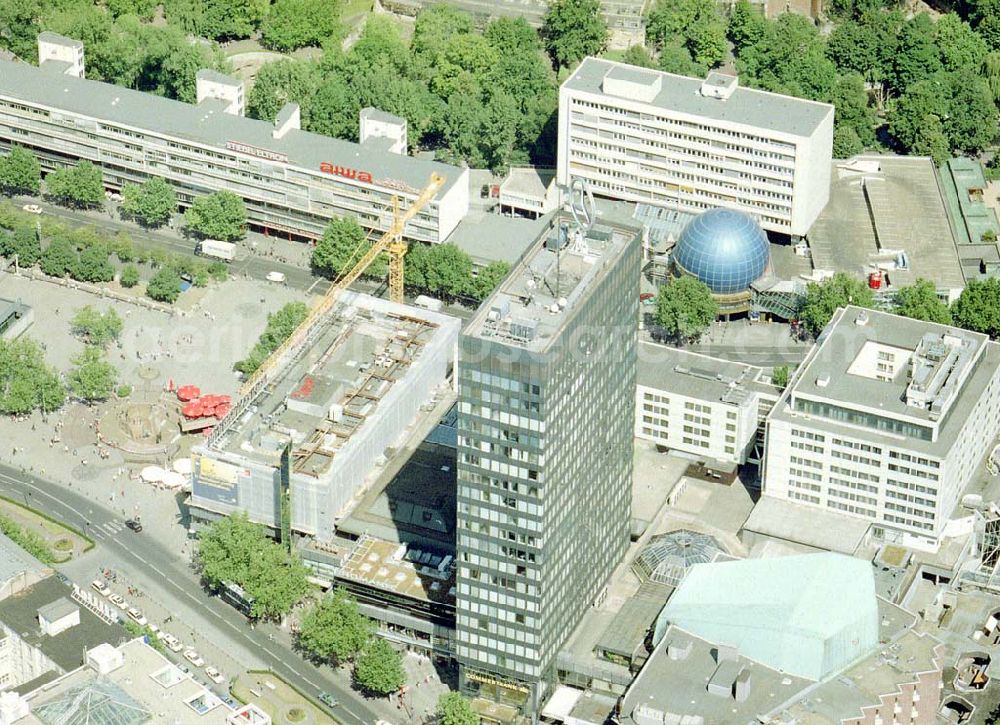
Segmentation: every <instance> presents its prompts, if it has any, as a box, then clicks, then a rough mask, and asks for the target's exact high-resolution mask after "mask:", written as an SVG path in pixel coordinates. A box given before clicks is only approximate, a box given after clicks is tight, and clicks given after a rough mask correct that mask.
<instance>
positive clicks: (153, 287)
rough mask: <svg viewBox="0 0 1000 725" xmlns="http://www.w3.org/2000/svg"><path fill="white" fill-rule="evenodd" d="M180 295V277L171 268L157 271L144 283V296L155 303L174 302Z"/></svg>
mask: <svg viewBox="0 0 1000 725" xmlns="http://www.w3.org/2000/svg"><path fill="white" fill-rule="evenodd" d="M180 294H181V276H180V275H179V274H177V272H176V270H174V269H173V268H172V267H164V268H163V269H160V270H158V271H157V272H156V274H154V275H153V276H152V277H150V278H149V282H147V283H146V296H147V297H149V298H150V299H152V300H156V301H157V302H167V303H173V302H176V301H177V298H178V297H180Z"/></svg>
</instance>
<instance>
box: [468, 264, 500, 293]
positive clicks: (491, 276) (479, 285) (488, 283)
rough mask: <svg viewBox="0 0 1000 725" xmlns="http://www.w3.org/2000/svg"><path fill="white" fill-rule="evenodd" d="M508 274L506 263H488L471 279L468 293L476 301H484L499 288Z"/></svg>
mask: <svg viewBox="0 0 1000 725" xmlns="http://www.w3.org/2000/svg"><path fill="white" fill-rule="evenodd" d="M509 272H510V265H509V264H507V262H490V263H489V264H488V265H486V266H485V267H483V268H482V269H480V270H479V272H478V273H477V274H476V276H475V277H473V278H472V280H471V282H470V284H469V288H468V293H469V295H470V296H471V297H474V298H476V299H477V300H484V299H486V298H487V297H489V296H490V294H492V292H493V290H495V289H496V288H497V286H499V284H500V283H501V282H502V281H503V279H504V277H506V276H507V274H508V273H509Z"/></svg>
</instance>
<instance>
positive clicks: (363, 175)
mask: <svg viewBox="0 0 1000 725" xmlns="http://www.w3.org/2000/svg"><path fill="white" fill-rule="evenodd" d="M319 170H320V171H322V172H323V173H324V174H333V175H334V176H343V177H344V178H345V179H354V180H355V181H361V182H364V183H366V184H370V183H372V175H371V174H369V173H368V172H367V171H358V170H357V169H352V168H350V167H349V166H336V165H334V164H331V163H330V162H329V161H321V162H320V164H319Z"/></svg>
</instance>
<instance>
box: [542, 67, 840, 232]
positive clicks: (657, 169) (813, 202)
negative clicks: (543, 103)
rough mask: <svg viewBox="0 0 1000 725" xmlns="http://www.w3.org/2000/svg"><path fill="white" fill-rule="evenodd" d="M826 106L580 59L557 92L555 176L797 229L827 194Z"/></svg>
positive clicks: (621, 195) (625, 196) (601, 190)
mask: <svg viewBox="0 0 1000 725" xmlns="http://www.w3.org/2000/svg"><path fill="white" fill-rule="evenodd" d="M832 153H833V106H831V105H829V104H826V103H817V102H815V101H807V100H803V99H800V98H792V97H791V96H783V95H779V94H776V93H766V92H764V91H757V90H751V89H748V88H741V87H740V86H739V83H738V81H737V79H736V78H735V77H733V76H727V75H723V74H721V73H715V72H713V73H709V75H708V77H707V78H706V79H704V80H701V79H697V78H688V77H685V76H679V75H673V74H671V73H663V72H660V71H655V70H649V69H644V68H638V67H635V66H631V65H626V64H624V63H615V62H612V61H607V60H601V59H598V58H586V59H585V60H584V61H583V62H582V63H581V64H580V65H579V66H578V67H577V69H576V71H575V72H574V73H573V75H571V76H570V77H569V78H568V79H566V81H565V82H564V83H563V84H562V87H561V88H560V90H559V149H558V157H559V158H558V169H557V177H556V178H557V180H558V182H559V184H560V185H562V186H566V185H568V184H569V183H570V181H571V180H572V179H573V178H580V179H584V180H586V182H587V183H588V185H589V187H590V189H591V191H592V192H593V193H594V194H597V195H599V196H605V197H609V198H612V199H621V200H625V201H633V202H642V203H648V204H657V205H659V206H664V207H669V208H671V209H676V210H678V211H682V212H689V213H697V212H700V211H702V210H704V209H710V208H713V207H720V206H722V207H733V208H737V209H742V210H743V211H746V212H749V213H751V214H753V215H755V216H756V217H757V218H758V219H759V220H760V224H761V226H762V227H763V228H764V229H766V230H769V231H773V232H780V233H783V234H789V235H793V236H803V235H804V234H805V233H806V232H807V231H808V230H809V227H810V226H811V225H812V223H813V222H814V221H815V220H816V217H817V216H818V215H819V213H820V212H821V211H822V210H823V207H824V206H826V202H827V200H828V199H829V195H830V162H831V157H832Z"/></svg>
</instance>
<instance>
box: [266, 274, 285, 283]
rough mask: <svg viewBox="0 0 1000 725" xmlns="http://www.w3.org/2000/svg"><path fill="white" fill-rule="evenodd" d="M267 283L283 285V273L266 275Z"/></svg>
mask: <svg viewBox="0 0 1000 725" xmlns="http://www.w3.org/2000/svg"><path fill="white" fill-rule="evenodd" d="M267 281H268V282H279V283H281V284H284V282H285V273H284V272H268V273H267Z"/></svg>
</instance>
